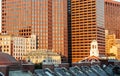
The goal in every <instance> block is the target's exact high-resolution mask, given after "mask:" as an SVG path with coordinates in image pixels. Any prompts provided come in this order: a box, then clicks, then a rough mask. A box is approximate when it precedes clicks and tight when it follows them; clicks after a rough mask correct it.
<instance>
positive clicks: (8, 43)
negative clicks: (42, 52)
mask: <svg viewBox="0 0 120 76" xmlns="http://www.w3.org/2000/svg"><path fill="white" fill-rule="evenodd" d="M0 46H1V50H2V52H5V53H8V54H9V55H12V56H13V57H15V58H16V59H17V60H18V59H23V58H22V57H23V55H26V54H27V53H29V52H30V51H31V50H36V36H35V35H31V36H30V37H28V38H24V37H16V36H12V35H7V34H6V35H5V34H1V35H0Z"/></svg>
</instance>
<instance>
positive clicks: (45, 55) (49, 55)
mask: <svg viewBox="0 0 120 76" xmlns="http://www.w3.org/2000/svg"><path fill="white" fill-rule="evenodd" d="M24 58H25V59H26V60H29V61H31V62H33V63H43V64H61V56H60V55H59V54H57V53H54V52H52V51H49V50H36V51H31V52H30V53H28V54H27V55H25V56H24Z"/></svg>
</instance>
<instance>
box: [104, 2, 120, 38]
mask: <svg viewBox="0 0 120 76" xmlns="http://www.w3.org/2000/svg"><path fill="white" fill-rule="evenodd" d="M119 25H120V2H117V1H114V0H105V29H106V30H109V33H110V34H115V35H116V38H120V29H119V28H120V26H119Z"/></svg>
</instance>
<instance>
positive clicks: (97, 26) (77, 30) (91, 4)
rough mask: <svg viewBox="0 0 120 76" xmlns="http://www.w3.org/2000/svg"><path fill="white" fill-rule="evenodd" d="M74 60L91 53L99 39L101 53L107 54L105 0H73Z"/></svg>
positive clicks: (76, 60)
mask: <svg viewBox="0 0 120 76" xmlns="http://www.w3.org/2000/svg"><path fill="white" fill-rule="evenodd" d="M71 19H72V20H71V30H72V54H71V55H72V62H73V63H74V62H79V61H80V60H82V59H84V58H85V57H88V56H89V55H90V43H91V41H92V40H97V42H98V50H99V55H105V31H104V0H71Z"/></svg>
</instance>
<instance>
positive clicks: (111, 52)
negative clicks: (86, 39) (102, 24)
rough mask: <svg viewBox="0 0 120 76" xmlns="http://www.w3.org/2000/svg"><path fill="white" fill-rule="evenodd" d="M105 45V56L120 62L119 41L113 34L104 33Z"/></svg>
mask: <svg viewBox="0 0 120 76" xmlns="http://www.w3.org/2000/svg"><path fill="white" fill-rule="evenodd" d="M105 43H106V44H105V45H106V46H105V50H106V56H107V57H108V58H111V57H112V58H116V59H118V60H120V39H117V38H116V35H115V34H109V33H105Z"/></svg>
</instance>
